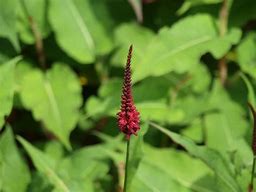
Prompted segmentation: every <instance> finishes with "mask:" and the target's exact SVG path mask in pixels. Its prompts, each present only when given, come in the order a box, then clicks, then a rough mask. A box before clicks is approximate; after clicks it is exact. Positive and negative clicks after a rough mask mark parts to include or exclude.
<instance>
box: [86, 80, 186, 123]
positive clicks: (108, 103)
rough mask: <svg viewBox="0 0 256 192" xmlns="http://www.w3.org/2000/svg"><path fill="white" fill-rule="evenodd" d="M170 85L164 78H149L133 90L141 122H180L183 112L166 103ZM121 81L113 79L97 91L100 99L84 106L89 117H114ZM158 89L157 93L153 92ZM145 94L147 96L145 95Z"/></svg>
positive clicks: (88, 102)
mask: <svg viewBox="0 0 256 192" xmlns="http://www.w3.org/2000/svg"><path fill="white" fill-rule="evenodd" d="M169 86H170V83H169V82H168V81H166V79H165V78H162V77H159V78H149V79H147V80H145V81H144V82H143V83H142V84H138V85H136V86H134V88H133V95H134V102H135V105H136V107H137V109H138V110H139V112H140V117H141V119H143V120H147V119H149V118H150V119H154V120H156V121H166V122H170V123H176V122H180V121H182V120H183V118H184V112H183V111H182V110H180V109H176V108H171V106H169V105H168V103H167V99H166V97H167V95H168V89H169ZM121 87H122V81H121V80H120V79H113V80H112V81H109V82H108V83H105V84H103V86H102V87H101V88H100V89H99V96H100V97H101V98H96V97H91V98H89V99H88V101H87V104H86V106H85V109H86V112H87V115H88V116H89V117H93V116H94V117H97V116H100V115H111V116H116V113H117V111H118V110H119V108H120V99H121V91H120V90H121ZM156 89H158V90H159V91H154V90H156ZM145 92H147V94H145Z"/></svg>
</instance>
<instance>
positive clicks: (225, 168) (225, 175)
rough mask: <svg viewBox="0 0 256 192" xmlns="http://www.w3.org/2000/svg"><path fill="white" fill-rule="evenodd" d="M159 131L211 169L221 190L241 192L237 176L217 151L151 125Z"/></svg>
mask: <svg viewBox="0 0 256 192" xmlns="http://www.w3.org/2000/svg"><path fill="white" fill-rule="evenodd" d="M150 125H152V126H154V127H155V128H157V129H158V130H159V131H161V132H163V133H164V134H166V135H167V136H168V137H170V138H171V139H172V140H173V141H174V142H175V143H177V144H179V145H181V146H182V147H184V148H185V149H186V150H187V151H188V152H189V153H190V154H191V155H193V156H195V157H197V158H199V159H201V160H202V161H203V162H204V163H205V164H206V165H208V166H209V168H211V169H212V170H213V171H214V173H215V174H216V177H217V179H218V181H219V182H220V183H218V184H219V185H220V186H221V189H225V190H226V191H234V192H241V189H240V187H239V185H238V183H237V181H236V180H235V176H234V174H233V173H232V171H231V170H230V168H229V165H228V164H227V162H226V161H225V159H224V158H223V157H222V156H221V155H220V153H218V152H217V151H215V150H212V149H209V148H207V147H205V146H197V145H196V144H195V143H194V142H193V141H192V140H189V139H187V138H185V137H182V136H181V135H179V134H177V133H174V132H172V131H169V130H167V129H166V128H163V127H161V126H159V125H156V124H154V123H150Z"/></svg>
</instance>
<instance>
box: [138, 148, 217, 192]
mask: <svg viewBox="0 0 256 192" xmlns="http://www.w3.org/2000/svg"><path fill="white" fill-rule="evenodd" d="M144 151H145V153H144V157H143V160H142V162H141V164H140V166H139V169H138V170H137V174H136V177H135V179H134V181H133V187H134V190H133V191H161V192H162V191H166V192H168V191H171V190H173V191H174V190H175V191H198V192H199V191H200V192H216V191H218V190H217V188H216V186H215V178H214V177H213V173H212V171H211V170H210V169H209V168H208V167H207V166H206V165H205V164H204V163H203V162H201V161H200V160H198V159H195V158H192V157H190V156H189V155H188V154H186V153H185V152H183V151H177V150H174V149H159V148H153V147H150V146H147V145H145V146H144ZM151 171H152V172H153V174H152V173H151V174H149V172H151ZM154 172H155V173H156V174H159V176H158V177H159V178H157V176H156V174H154ZM136 179H137V180H138V181H136ZM138 187H140V188H141V190H135V189H136V188H138ZM144 188H145V190H144ZM142 189H143V190H142ZM149 189H151V190H149Z"/></svg>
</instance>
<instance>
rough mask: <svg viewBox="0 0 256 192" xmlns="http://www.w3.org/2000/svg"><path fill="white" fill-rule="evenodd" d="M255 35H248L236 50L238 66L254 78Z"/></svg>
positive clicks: (255, 71) (255, 75)
mask: <svg viewBox="0 0 256 192" xmlns="http://www.w3.org/2000/svg"><path fill="white" fill-rule="evenodd" d="M255 49H256V33H250V34H248V35H247V36H246V37H245V39H243V40H242V42H241V43H240V45H239V46H238V48H237V56H238V64H239V65H240V67H241V69H242V70H243V71H244V72H246V73H248V74H249V75H251V76H252V77H253V78H256V53H255V51H254V50H255Z"/></svg>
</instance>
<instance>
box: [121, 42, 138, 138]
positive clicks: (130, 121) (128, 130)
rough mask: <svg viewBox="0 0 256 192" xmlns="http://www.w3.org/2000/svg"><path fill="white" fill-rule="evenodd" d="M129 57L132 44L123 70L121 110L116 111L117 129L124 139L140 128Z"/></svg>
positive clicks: (135, 133)
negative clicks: (133, 94)
mask: <svg viewBox="0 0 256 192" xmlns="http://www.w3.org/2000/svg"><path fill="white" fill-rule="evenodd" d="M131 57H132V45H131V46H130V49H129V53H128V56H127V62H126V67H125V71H124V82H123V88H122V96H121V110H120V112H118V113H117V118H118V126H119V129H120V131H122V132H123V133H124V134H125V135H126V139H130V136H131V135H132V134H134V135H137V132H138V131H139V129H140V126H139V122H140V119H139V112H138V111H137V109H136V107H135V105H134V102H133V96H132V85H131Z"/></svg>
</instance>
